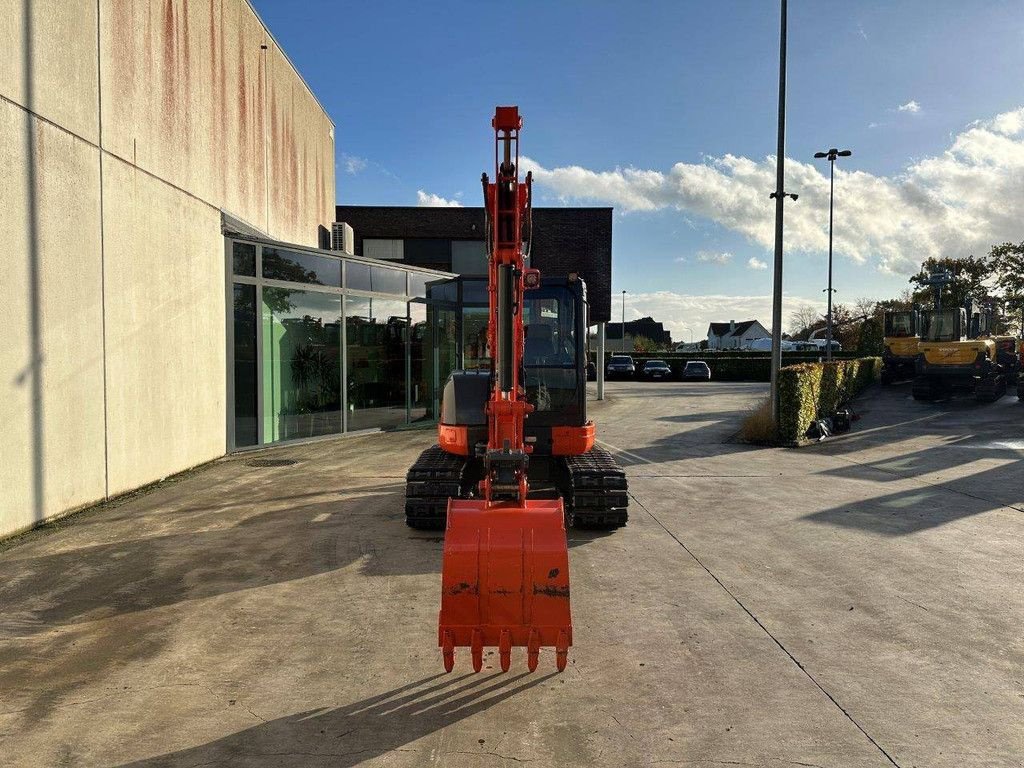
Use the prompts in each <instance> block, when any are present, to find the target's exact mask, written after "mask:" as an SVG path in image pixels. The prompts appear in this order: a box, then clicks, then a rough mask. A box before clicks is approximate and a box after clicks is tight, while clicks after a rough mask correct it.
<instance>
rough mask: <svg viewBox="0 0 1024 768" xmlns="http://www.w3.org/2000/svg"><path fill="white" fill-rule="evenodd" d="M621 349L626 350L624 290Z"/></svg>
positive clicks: (624, 295) (623, 296) (624, 296)
mask: <svg viewBox="0 0 1024 768" xmlns="http://www.w3.org/2000/svg"><path fill="white" fill-rule="evenodd" d="M622 351H623V352H625V351H626V292H625V291H623V292H622Z"/></svg>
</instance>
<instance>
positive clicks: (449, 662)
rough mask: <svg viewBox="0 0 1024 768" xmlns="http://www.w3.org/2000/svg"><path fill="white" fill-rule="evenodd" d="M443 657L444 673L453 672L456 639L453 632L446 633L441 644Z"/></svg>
mask: <svg viewBox="0 0 1024 768" xmlns="http://www.w3.org/2000/svg"><path fill="white" fill-rule="evenodd" d="M441 655H442V656H443V657H444V671H445V672H451V671H452V669H453V668H454V667H455V637H454V636H453V635H452V633H451V632H445V633H444V640H443V641H442V642H441Z"/></svg>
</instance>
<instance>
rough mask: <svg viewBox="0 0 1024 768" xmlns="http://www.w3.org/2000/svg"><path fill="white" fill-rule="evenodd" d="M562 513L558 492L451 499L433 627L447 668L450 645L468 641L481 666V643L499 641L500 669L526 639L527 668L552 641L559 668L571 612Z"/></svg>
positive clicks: (569, 640)
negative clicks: (529, 497)
mask: <svg viewBox="0 0 1024 768" xmlns="http://www.w3.org/2000/svg"><path fill="white" fill-rule="evenodd" d="M564 520H565V517H564V514H563V510H562V501H561V499H556V500H553V501H548V500H538V501H527V502H526V504H525V506H524V505H520V504H519V503H517V502H496V503H495V502H492V503H490V504H488V502H486V501H484V500H480V499H451V500H449V502H448V529H447V532H446V533H445V539H444V560H443V563H442V570H441V613H440V616H439V619H438V633H437V634H438V641H437V642H438V645H439V646H440V647H441V651H442V655H443V657H444V668H445V671H447V672H451V671H452V667H453V666H454V665H455V649H456V648H460V647H463V648H466V647H468V648H469V649H470V651H471V654H472V658H473V669H474V671H476V672H479V671H480V669H481V667H482V666H483V649H484V647H486V646H490V647H497V648H498V651H499V660H500V662H501V669H502V671H503V672H507V671H508V669H509V666H510V664H511V658H512V647H513V646H525V647H526V658H527V666H528V667H529V669H530V671H531V672H532V671H534V670H535V669H536V668H537V660H538V658H539V655H540V649H541V647H542V646H545V647H554V649H555V662H556V664H557V666H558V670H559V671H562V670H563V669H565V665H566V661H567V660H568V654H569V646H570V645H572V618H571V616H570V614H569V552H568V550H567V549H566V542H565V522H564Z"/></svg>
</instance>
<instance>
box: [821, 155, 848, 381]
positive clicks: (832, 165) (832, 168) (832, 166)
mask: <svg viewBox="0 0 1024 768" xmlns="http://www.w3.org/2000/svg"><path fill="white" fill-rule="evenodd" d="M852 154H853V152H851V151H850V150H848V149H844V150H838V149H836V148H835V147H833V148H832V149H830V150H828V151H827V152H815V153H814V157H815V158H816V159H818V160H828V167H829V173H828V288H827V289H826V291H827V292H828V314H827V315H826V316H825V324H826V328H827V330H826V337H825V338H826V339H827V340H826V342H825V344H826V350H827V352H826V356H825V359H826V360H829V361H831V360H832V202H833V195H834V192H835V175H836V158H837V157H849V156H850V155H852Z"/></svg>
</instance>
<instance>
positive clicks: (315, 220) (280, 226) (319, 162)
mask: <svg viewBox="0 0 1024 768" xmlns="http://www.w3.org/2000/svg"><path fill="white" fill-rule="evenodd" d="M269 46H270V47H269V51H268V53H269V62H270V64H269V75H270V78H269V84H268V89H267V90H268V113H269V118H268V121H269V123H270V164H269V165H270V233H271V235H272V236H273V237H276V238H278V239H281V240H288V241H291V242H295V243H302V244H305V245H316V244H317V227H318V226H319V225H322V226H325V227H327V228H328V229H329V228H330V226H331V222H332V221H334V138H333V128H332V126H331V123H330V120H328V118H327V116H326V115H325V114H324V112H323V110H322V109H321V108H320V106H319V104H317V102H316V101H315V100H314V98H313V97H312V95H311V94H310V92H309V90H308V89H307V88H306V86H305V84H304V83H303V82H302V81H301V80H299V78H297V77H296V76H295V75H294V69H292V66H291V64H290V63H289V62H288V60H287V58H286V57H285V56H284V54H283V53H282V52H281V50H280V49H279V48H277V46H276V45H274V44H273V42H271V43H270V44H269Z"/></svg>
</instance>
